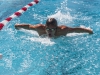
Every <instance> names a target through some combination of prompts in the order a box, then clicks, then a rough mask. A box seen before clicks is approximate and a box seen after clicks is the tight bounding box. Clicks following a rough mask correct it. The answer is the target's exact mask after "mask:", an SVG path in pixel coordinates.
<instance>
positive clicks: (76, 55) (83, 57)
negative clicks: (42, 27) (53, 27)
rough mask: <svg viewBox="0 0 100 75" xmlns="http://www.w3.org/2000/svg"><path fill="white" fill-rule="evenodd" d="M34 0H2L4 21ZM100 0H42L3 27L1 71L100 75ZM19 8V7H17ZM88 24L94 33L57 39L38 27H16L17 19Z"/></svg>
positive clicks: (28, 74)
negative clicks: (43, 35)
mask: <svg viewBox="0 0 100 75" xmlns="http://www.w3.org/2000/svg"><path fill="white" fill-rule="evenodd" d="M31 1H32V0H25V1H24V0H17V2H16V1H15V0H9V1H5V0H0V7H1V8H0V21H2V20H3V19H5V18H6V17H8V16H10V15H11V14H13V13H14V12H16V11H17V10H19V9H20V8H21V7H23V6H24V5H26V4H28V3H29V2H31ZM99 5H100V1H99V0H95V1H94V0H92V1H89V0H81V1H80V0H41V1H40V2H39V4H37V5H35V6H33V7H31V8H29V9H28V11H26V12H25V13H24V14H23V15H22V16H20V17H18V18H15V19H13V20H12V21H10V22H9V23H8V24H7V25H6V26H4V28H3V29H2V30H1V31H0V53H1V54H2V55H3V58H2V59H1V60H0V75H99V74H100V59H99V57H100V46H99V44H100V35H99V32H100V29H99V28H100V25H99V24H100V22H99V21H100V18H99V17H100V10H99ZM15 8H16V9H15ZM47 17H54V18H56V19H57V20H58V24H59V25H60V24H65V25H67V26H71V27H77V26H78V27H79V26H85V27H87V28H88V27H89V28H91V29H93V31H94V34H93V35H88V34H76V33H73V34H68V35H66V36H62V37H59V38H57V39H49V38H47V37H40V36H38V34H37V33H36V32H35V31H34V32H32V31H28V30H20V31H18V30H16V29H15V28H14V25H15V24H16V23H30V24H37V23H45V21H46V19H47Z"/></svg>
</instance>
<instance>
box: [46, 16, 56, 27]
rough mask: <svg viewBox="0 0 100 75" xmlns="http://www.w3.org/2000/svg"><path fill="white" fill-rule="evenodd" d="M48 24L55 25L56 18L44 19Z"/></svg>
mask: <svg viewBox="0 0 100 75" xmlns="http://www.w3.org/2000/svg"><path fill="white" fill-rule="evenodd" d="M48 25H53V26H57V20H56V19H55V18H48V19H47V21H46V26H48Z"/></svg>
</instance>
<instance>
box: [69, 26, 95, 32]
mask: <svg viewBox="0 0 100 75" xmlns="http://www.w3.org/2000/svg"><path fill="white" fill-rule="evenodd" d="M73 32H76V33H89V34H93V31H92V30H91V29H87V28H78V27H77V28H69V27H68V33H73Z"/></svg>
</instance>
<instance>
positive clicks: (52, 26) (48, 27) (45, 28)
mask: <svg viewBox="0 0 100 75" xmlns="http://www.w3.org/2000/svg"><path fill="white" fill-rule="evenodd" d="M15 28H16V29H18V30H19V29H21V28H23V29H27V30H35V31H37V32H38V34H39V35H40V36H41V35H44V34H46V35H47V36H48V37H59V36H65V35H66V34H68V33H73V32H75V33H89V34H93V31H92V30H91V29H87V28H81V27H75V28H72V27H68V26H65V25H60V26H58V24H57V20H56V19H55V18H48V19H47V21H46V24H37V25H31V24H15Z"/></svg>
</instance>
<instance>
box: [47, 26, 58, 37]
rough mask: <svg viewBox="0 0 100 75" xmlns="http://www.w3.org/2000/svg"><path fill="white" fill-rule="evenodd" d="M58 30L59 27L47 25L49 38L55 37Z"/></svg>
mask: <svg viewBox="0 0 100 75" xmlns="http://www.w3.org/2000/svg"><path fill="white" fill-rule="evenodd" d="M56 30H57V26H55V25H47V26H46V33H47V35H48V36H49V37H54V36H55V33H56Z"/></svg>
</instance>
